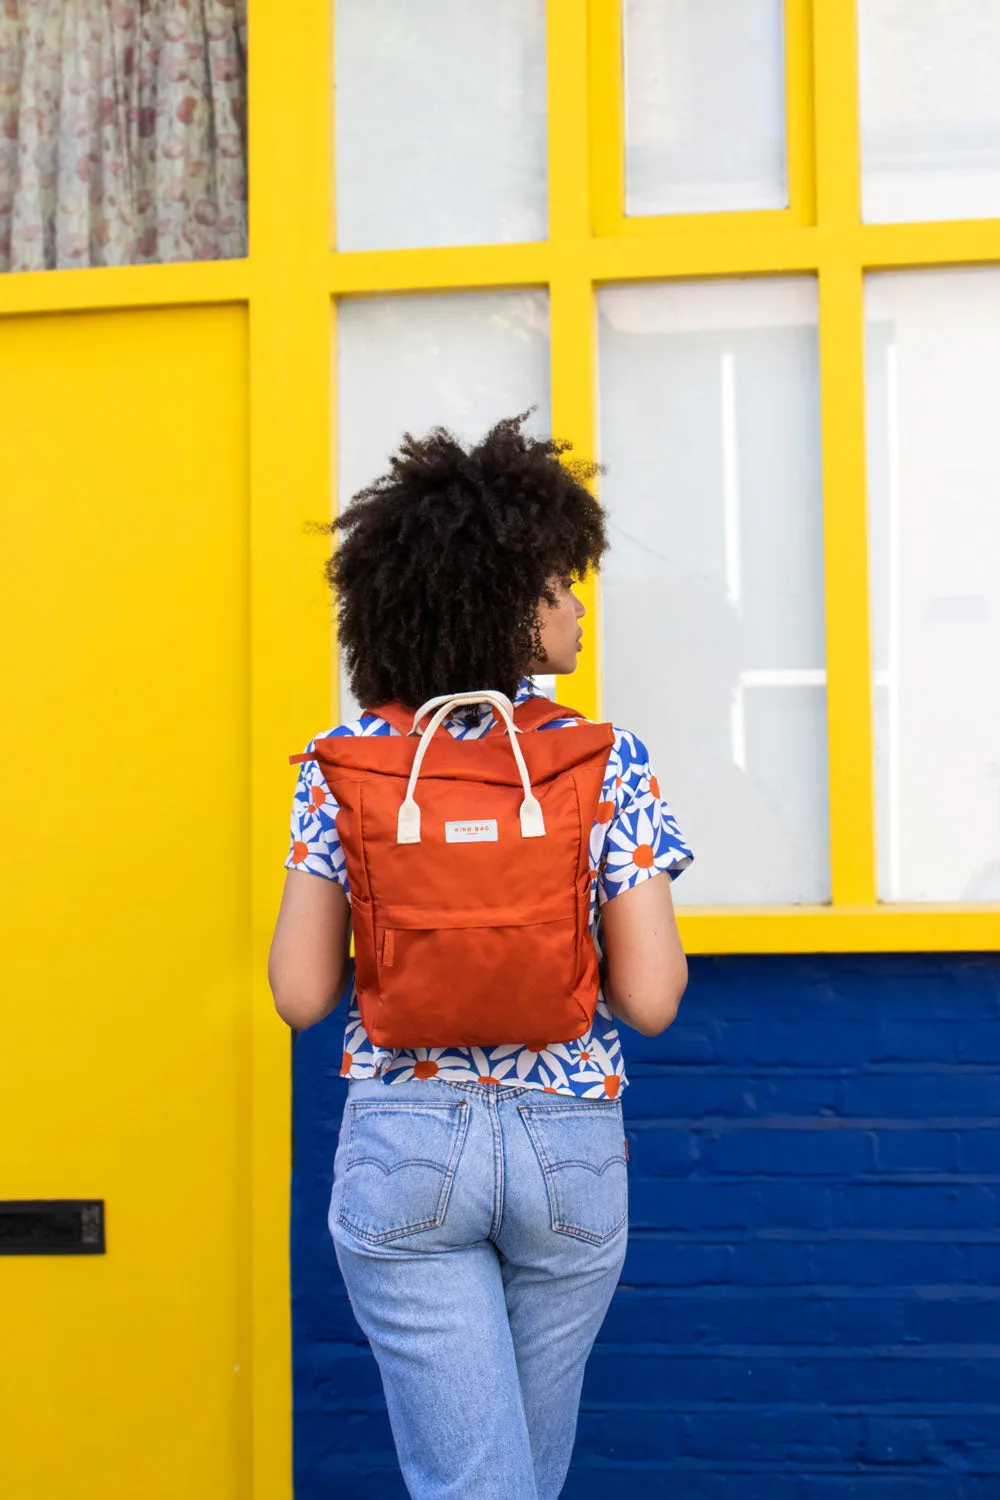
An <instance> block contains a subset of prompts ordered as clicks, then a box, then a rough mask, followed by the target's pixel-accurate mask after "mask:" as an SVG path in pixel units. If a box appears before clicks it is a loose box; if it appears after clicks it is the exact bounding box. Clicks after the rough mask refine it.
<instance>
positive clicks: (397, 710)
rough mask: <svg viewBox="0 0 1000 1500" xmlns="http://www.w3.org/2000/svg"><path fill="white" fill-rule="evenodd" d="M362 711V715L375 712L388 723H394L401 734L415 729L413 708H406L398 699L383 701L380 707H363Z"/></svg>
mask: <svg viewBox="0 0 1000 1500" xmlns="http://www.w3.org/2000/svg"><path fill="white" fill-rule="evenodd" d="M361 713H362V716H363V715H365V714H374V715H375V717H376V718H379V719H384V720H385V722H386V723H387V724H391V725H392V727H393V729H398V730H399V732H400V734H404V735H405V734H409V733H410V732H411V730H412V729H413V712H412V710H410V709H405V708H404V707H403V705H402V704H401V703H400V702H398V700H397V701H395V702H392V703H381V704H379V706H378V708H363V709H362V710H361Z"/></svg>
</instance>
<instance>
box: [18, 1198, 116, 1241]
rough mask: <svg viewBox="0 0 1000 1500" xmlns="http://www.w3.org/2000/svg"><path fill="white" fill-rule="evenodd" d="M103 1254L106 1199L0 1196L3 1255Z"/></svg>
mask: <svg viewBox="0 0 1000 1500" xmlns="http://www.w3.org/2000/svg"><path fill="white" fill-rule="evenodd" d="M103 1254H104V1201H103V1199H101V1198H35V1199H17V1200H13V1199H6V1200H3V1199H0V1255H103Z"/></svg>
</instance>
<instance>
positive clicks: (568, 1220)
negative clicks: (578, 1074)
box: [518, 1099, 628, 1245]
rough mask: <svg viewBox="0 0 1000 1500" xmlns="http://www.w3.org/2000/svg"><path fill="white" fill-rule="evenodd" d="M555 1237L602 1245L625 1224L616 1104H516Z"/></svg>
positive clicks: (620, 1127)
mask: <svg viewBox="0 0 1000 1500" xmlns="http://www.w3.org/2000/svg"><path fill="white" fill-rule="evenodd" d="M518 1113H519V1115H520V1116H521V1119H522V1120H523V1121H524V1127H525V1129H526V1130H527V1132H528V1135H529V1136H530V1138H531V1144H532V1145H533V1146H534V1148H535V1154H536V1156H537V1157H538V1162H539V1166H540V1167H541V1169H542V1176H543V1178H544V1179H545V1191H546V1193H547V1195H548V1200H549V1213H550V1216H551V1222H552V1228H553V1229H554V1230H555V1232H556V1234H567V1235H569V1236H570V1237H571V1238H573V1239H577V1240H586V1241H587V1242H588V1243H589V1244H591V1245H604V1244H607V1242H608V1241H609V1240H611V1239H613V1238H614V1236H615V1235H616V1234H618V1233H619V1232H620V1231H621V1230H622V1229H623V1228H624V1226H625V1224H626V1222H627V1220H628V1171H627V1168H626V1166H625V1128H624V1125H623V1123H622V1107H621V1102H620V1100H617V1099H615V1100H612V1101H609V1102H604V1101H598V1100H593V1101H591V1100H587V1099H581V1100H580V1101H579V1102H578V1103H576V1104H549V1103H544V1104H520V1105H518Z"/></svg>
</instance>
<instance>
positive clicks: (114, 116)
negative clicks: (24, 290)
mask: <svg viewBox="0 0 1000 1500" xmlns="http://www.w3.org/2000/svg"><path fill="white" fill-rule="evenodd" d="M246 222H247V211H246V0H0V271H38V270H46V269H51V268H53V267H63V266H122V265H134V264H148V263H149V262H152V261H168V260H174V261H177V260H219V259H226V258H229V257H232V256H241V255H245V254H246V236H247V229H246Z"/></svg>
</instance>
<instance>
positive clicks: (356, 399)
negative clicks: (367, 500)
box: [337, 291, 551, 718]
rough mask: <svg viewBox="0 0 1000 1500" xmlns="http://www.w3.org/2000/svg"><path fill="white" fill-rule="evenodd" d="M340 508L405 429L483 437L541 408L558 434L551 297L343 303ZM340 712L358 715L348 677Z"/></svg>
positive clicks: (543, 427) (531, 425) (540, 417)
mask: <svg viewBox="0 0 1000 1500" xmlns="http://www.w3.org/2000/svg"><path fill="white" fill-rule="evenodd" d="M337 392H338V397H337V399H338V413H337V433H338V440H337V492H338V495H339V503H340V505H341V507H343V506H344V505H346V503H347V501H348V500H349V499H350V497H351V496H352V495H354V494H357V492H358V490H360V489H363V488H364V486H365V485H367V484H369V483H370V482H371V481H372V480H373V479H375V478H376V477H377V476H378V475H380V474H384V473H385V471H386V469H387V467H388V460H389V455H390V454H391V453H393V452H395V450H396V448H398V446H399V442H400V439H401V438H402V436H403V434H404V432H412V433H413V434H414V435H416V436H420V435H423V434H424V433H426V432H428V431H429V430H430V429H431V428H432V427H447V428H449V429H450V430H451V431H452V432H454V433H455V435H456V436H457V437H459V438H460V439H462V440H463V441H466V442H467V441H470V440H475V439H476V438H479V437H482V435H483V434H484V433H485V432H486V431H487V430H488V429H489V428H490V427H491V426H492V425H493V424H494V422H498V421H500V419H501V418H502V417H513V416H516V415H517V414H518V412H522V411H526V410H527V409H528V408H529V407H531V406H534V407H536V408H537V410H536V411H535V412H534V414H533V415H532V417H531V418H530V419H529V421H528V424H527V430H528V431H529V432H533V433H535V434H537V435H539V436H541V435H547V434H548V432H549V428H550V422H551V417H550V402H549V299H548V294H547V293H546V292H540V291H524V292H458V293H454V294H447V295H437V294H435V295H430V296H417V297H363V298H358V299H357V300H347V301H343V302H341V303H340V305H339V310H338V316H337ZM340 691H341V700H340V702H341V716H342V717H343V718H348V717H350V715H351V714H353V713H356V712H357V704H356V703H355V702H354V699H353V698H352V697H351V696H350V693H349V691H348V687H347V680H346V677H345V676H343V674H342V675H341V681H340Z"/></svg>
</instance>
